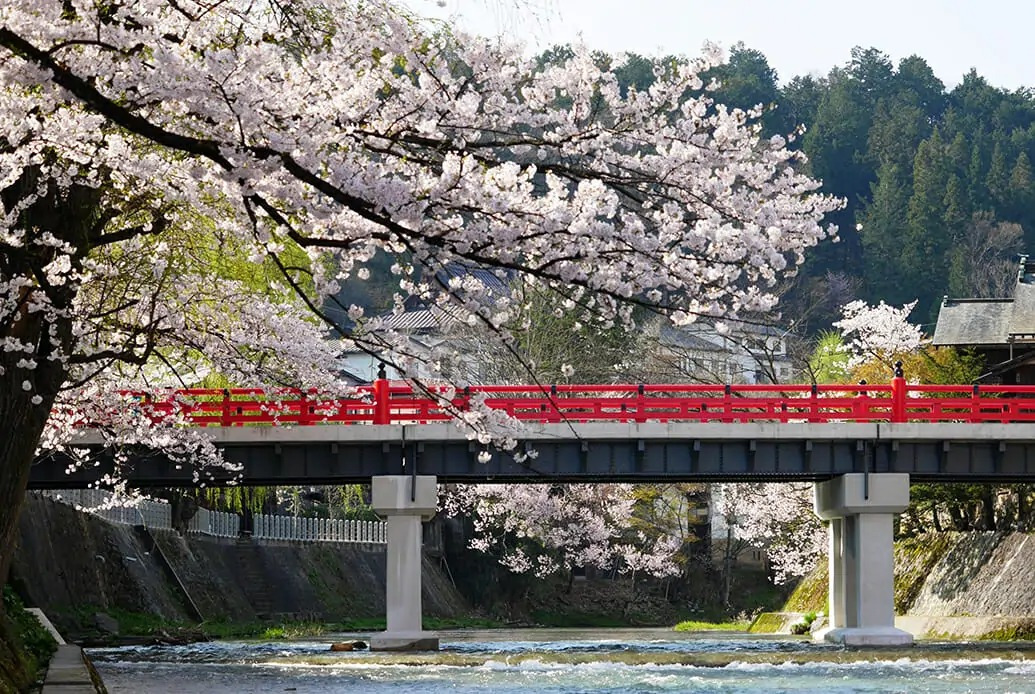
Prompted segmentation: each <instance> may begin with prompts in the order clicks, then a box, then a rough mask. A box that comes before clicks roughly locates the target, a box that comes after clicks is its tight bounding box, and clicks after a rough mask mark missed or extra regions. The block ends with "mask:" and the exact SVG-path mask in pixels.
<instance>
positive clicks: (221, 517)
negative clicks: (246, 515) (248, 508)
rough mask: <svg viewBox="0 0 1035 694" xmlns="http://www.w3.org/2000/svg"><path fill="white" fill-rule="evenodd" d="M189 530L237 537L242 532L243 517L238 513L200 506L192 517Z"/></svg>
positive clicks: (217, 535)
mask: <svg viewBox="0 0 1035 694" xmlns="http://www.w3.org/2000/svg"><path fill="white" fill-rule="evenodd" d="M187 532H189V533H199V534H201V535H212V536H213V537H237V536H238V535H240V534H241V517H240V516H239V515H237V514H236V513H226V512H224V511H209V510H208V509H207V508H199V509H198V510H197V512H196V513H195V514H194V517H193V518H191V519H190V523H189V524H188V525H187Z"/></svg>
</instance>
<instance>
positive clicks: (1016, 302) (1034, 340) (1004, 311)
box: [932, 256, 1035, 385]
mask: <svg viewBox="0 0 1035 694" xmlns="http://www.w3.org/2000/svg"><path fill="white" fill-rule="evenodd" d="M932 344H934V345H935V346H944V347H956V348H959V349H971V350H973V351H975V352H976V353H978V354H980V355H981V356H983V357H984V358H985V369H984V373H983V374H982V376H981V378H980V379H979V380H981V381H982V382H986V383H1002V384H1004V385H1014V384H1035V260H1029V259H1028V256H1021V259H1020V263H1019V267H1018V269H1017V283H1016V284H1015V285H1014V290H1013V296H1011V297H1006V298H1000V299H951V298H949V297H945V298H944V299H943V300H942V306H941V310H940V311H939V313H938V322H937V324H936V325H935V328H934V338H933V340H932Z"/></svg>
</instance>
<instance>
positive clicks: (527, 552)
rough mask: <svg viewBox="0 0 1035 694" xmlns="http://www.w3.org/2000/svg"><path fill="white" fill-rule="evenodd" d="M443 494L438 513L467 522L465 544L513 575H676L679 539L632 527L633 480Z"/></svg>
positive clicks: (469, 488) (473, 488)
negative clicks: (588, 571)
mask: <svg viewBox="0 0 1035 694" xmlns="http://www.w3.org/2000/svg"><path fill="white" fill-rule="evenodd" d="M444 491H445V493H444V494H442V495H441V498H442V508H443V510H444V511H445V512H446V513H447V514H449V515H452V516H464V517H468V518H470V519H471V520H472V523H473V536H472V538H471V541H470V547H471V548H472V549H476V550H478V551H481V552H485V553H488V554H492V555H494V556H496V557H497V558H498V559H499V562H500V563H501V564H502V565H503V566H505V567H506V568H507V569H509V570H511V571H513V572H515V573H532V574H533V575H535V576H538V577H544V576H548V575H551V574H553V573H556V572H559V571H566V572H568V573H569V575H570V574H571V572H572V571H573V570H574V569H576V568H589V567H595V568H598V569H607V570H611V569H616V570H617V571H619V573H629V574H633V575H635V574H636V573H642V574H648V575H651V576H657V577H665V576H673V575H676V574H678V573H679V568H678V565H677V563H676V556H675V555H676V552H678V550H679V549H680V548H681V547H682V539H681V538H678V537H676V536H674V535H669V534H666V533H664V532H661V533H655V536H654V537H653V538H648V537H647V536H646V534H645V533H643V532H642V531H635V530H631V527H632V525H633V508H634V505H635V498H634V495H633V490H632V485H628V484H564V485H547V484H538V485H536V484H525V485H491V484H475V485H456V486H454V487H452V488H449V489H446V490H444Z"/></svg>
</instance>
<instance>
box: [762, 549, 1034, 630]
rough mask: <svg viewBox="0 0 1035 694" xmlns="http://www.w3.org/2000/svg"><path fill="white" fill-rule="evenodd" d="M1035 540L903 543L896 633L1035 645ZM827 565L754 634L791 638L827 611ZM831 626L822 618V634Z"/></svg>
mask: <svg viewBox="0 0 1035 694" xmlns="http://www.w3.org/2000/svg"><path fill="white" fill-rule="evenodd" d="M1032 537H1033V536H1032V534H1030V533H994V532H971V533H928V534H925V535H920V536H917V537H912V538H906V539H902V540H899V541H897V542H896V543H895V612H896V617H895V626H896V627H898V628H899V629H902V630H904V631H908V632H909V633H911V634H913V635H914V636H916V637H917V638H928V639H959V640H978V641H1004V640H1015V641H1021V640H1033V639H1035V572H1033V571H1032V570H1031V567H1032V566H1035V541H1033V539H1032ZM827 584H828V576H827V565H826V562H822V563H821V564H820V566H818V567H816V569H815V570H814V571H812V572H811V573H810V574H808V575H807V576H805V577H804V578H802V579H801V580H800V581H799V582H798V584H797V586H796V588H795V590H794V592H793V593H791V596H790V597H789V598H788V600H787V602H786V603H785V604H784V607H783V608H782V610H780V611H778V612H773V613H765V614H762V615H759V616H758V618H757V619H756V620H755V621H754V623H753V624H752V625H751V631H752V632H753V633H783V634H787V633H791V631H790V630H791V628H792V626H793V625H794V624H796V623H798V622H800V621H801V620H802V619H803V618H804V617H805V616H806V615H808V614H822V613H824V612H825V611H826V609H827ZM822 626H823V621H822V617H820V618H819V619H818V621H817V622H816V627H815V628H820V627H822Z"/></svg>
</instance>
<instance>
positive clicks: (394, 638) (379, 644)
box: [370, 631, 438, 651]
mask: <svg viewBox="0 0 1035 694" xmlns="http://www.w3.org/2000/svg"><path fill="white" fill-rule="evenodd" d="M370 650H372V651H437V650H438V635H437V634H435V633H433V632H430V631H394V632H393V631H382V632H380V633H377V634H374V635H373V636H371V637H370Z"/></svg>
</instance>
